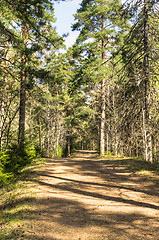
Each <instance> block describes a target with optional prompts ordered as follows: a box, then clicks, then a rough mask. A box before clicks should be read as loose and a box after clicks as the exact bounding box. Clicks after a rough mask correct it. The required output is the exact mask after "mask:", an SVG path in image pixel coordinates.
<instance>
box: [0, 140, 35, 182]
mask: <svg viewBox="0 0 159 240" xmlns="http://www.w3.org/2000/svg"><path fill="white" fill-rule="evenodd" d="M34 158H36V150H35V147H34V145H33V144H31V143H27V144H25V146H24V149H23V150H21V149H20V148H19V146H18V145H15V144H13V145H11V146H9V147H8V149H7V150H6V151H4V152H0V185H6V184H8V183H9V182H10V180H11V179H12V178H13V177H15V176H17V174H19V173H20V171H21V170H22V169H23V168H24V167H25V166H26V165H28V164H30V163H31V162H32V160H33V159H34Z"/></svg>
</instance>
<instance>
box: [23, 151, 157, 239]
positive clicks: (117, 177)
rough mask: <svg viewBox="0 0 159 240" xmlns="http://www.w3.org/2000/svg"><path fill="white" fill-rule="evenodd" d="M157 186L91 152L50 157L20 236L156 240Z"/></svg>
mask: <svg viewBox="0 0 159 240" xmlns="http://www.w3.org/2000/svg"><path fill="white" fill-rule="evenodd" d="M157 190H158V189H157V187H156V186H155V185H154V183H152V182H149V181H146V180H145V181H143V180H142V178H139V177H138V176H136V175H134V174H133V173H132V172H131V171H129V170H127V169H126V167H125V166H124V165H119V163H118V161H116V160H109V159H108V160H104V159H99V158H96V157H95V154H94V153H92V152H89V151H78V152H77V154H76V156H75V157H73V158H66V159H53V160H49V161H48V162H47V164H46V165H45V168H44V169H43V170H41V171H40V172H39V178H38V183H36V184H35V192H36V194H37V200H36V201H35V202H33V203H32V204H34V208H35V210H34V211H30V213H29V215H28V220H26V225H27V226H28V225H29V226H30V229H31V230H28V231H26V232H25V237H24V238H22V239H29V240H34V239H35V240H42V239H43V240H118V239H120V240H129V239H132V240H140V239H141V240H151V239H153V240H159V194H158V192H157Z"/></svg>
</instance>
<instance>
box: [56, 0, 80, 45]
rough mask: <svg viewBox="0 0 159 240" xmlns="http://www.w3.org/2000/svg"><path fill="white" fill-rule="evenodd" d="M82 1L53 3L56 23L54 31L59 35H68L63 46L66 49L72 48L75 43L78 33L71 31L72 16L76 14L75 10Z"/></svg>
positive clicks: (69, 0) (67, 0)
mask: <svg viewBox="0 0 159 240" xmlns="http://www.w3.org/2000/svg"><path fill="white" fill-rule="evenodd" d="M81 2H82V0H66V1H64V2H60V3H57V2H54V9H55V17H56V19H57V21H56V24H55V25H56V30H57V32H58V34H59V35H62V34H64V33H69V36H68V37H67V39H66V41H65V44H66V46H67V47H70V46H72V44H73V43H74V42H75V40H76V38H77V36H78V32H77V31H75V32H72V31H71V25H72V24H73V22H74V17H73V14H75V13H76V10H77V9H78V8H79V7H80V5H79V4H80V3H81Z"/></svg>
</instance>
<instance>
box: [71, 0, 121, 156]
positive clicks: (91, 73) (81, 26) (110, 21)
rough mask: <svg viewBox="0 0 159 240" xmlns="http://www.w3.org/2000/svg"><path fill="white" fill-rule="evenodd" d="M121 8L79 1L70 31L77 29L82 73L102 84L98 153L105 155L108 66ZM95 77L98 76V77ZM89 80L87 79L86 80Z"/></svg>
mask: <svg viewBox="0 0 159 240" xmlns="http://www.w3.org/2000/svg"><path fill="white" fill-rule="evenodd" d="M119 9H120V3H119V1H107V2H106V1H103V0H97V1H90V0H87V1H82V3H81V8H80V9H79V10H78V11H77V14H75V19H76V21H77V22H76V23H75V24H74V26H73V30H79V31H80V35H79V37H78V39H77V42H76V44H77V45H78V46H80V47H76V48H78V49H79V48H80V49H81V50H78V51H81V52H82V54H83V55H84V57H83V62H82V72H83V75H86V78H87V79H89V81H92V82H93V81H95V79H97V81H98V82H99V81H100V82H101V85H100V89H101V93H100V94H101V115H100V119H101V121H100V154H101V155H104V152H105V114H106V113H105V109H106V106H105V103H106V102H105V100H106V95H105V94H106V92H107V91H108V88H109V81H108V79H109V75H108V64H105V62H106V59H108V58H109V57H110V52H111V49H112V48H113V45H114V39H115V34H116V30H117V29H116V28H115V26H117V25H119V24H118V21H117V17H116V13H117V11H118V10H119ZM97 75H98V76H97ZM87 81H88V80H87Z"/></svg>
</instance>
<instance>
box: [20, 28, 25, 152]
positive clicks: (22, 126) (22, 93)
mask: <svg viewBox="0 0 159 240" xmlns="http://www.w3.org/2000/svg"><path fill="white" fill-rule="evenodd" d="M22 35H23V38H24V45H25V46H26V43H27V26H26V25H24V26H23V27H22ZM21 62H22V67H21V82H20V109H19V136H18V142H19V146H20V149H21V150H24V140H25V103H26V73H25V65H26V54H25V52H23V54H22V59H21Z"/></svg>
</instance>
